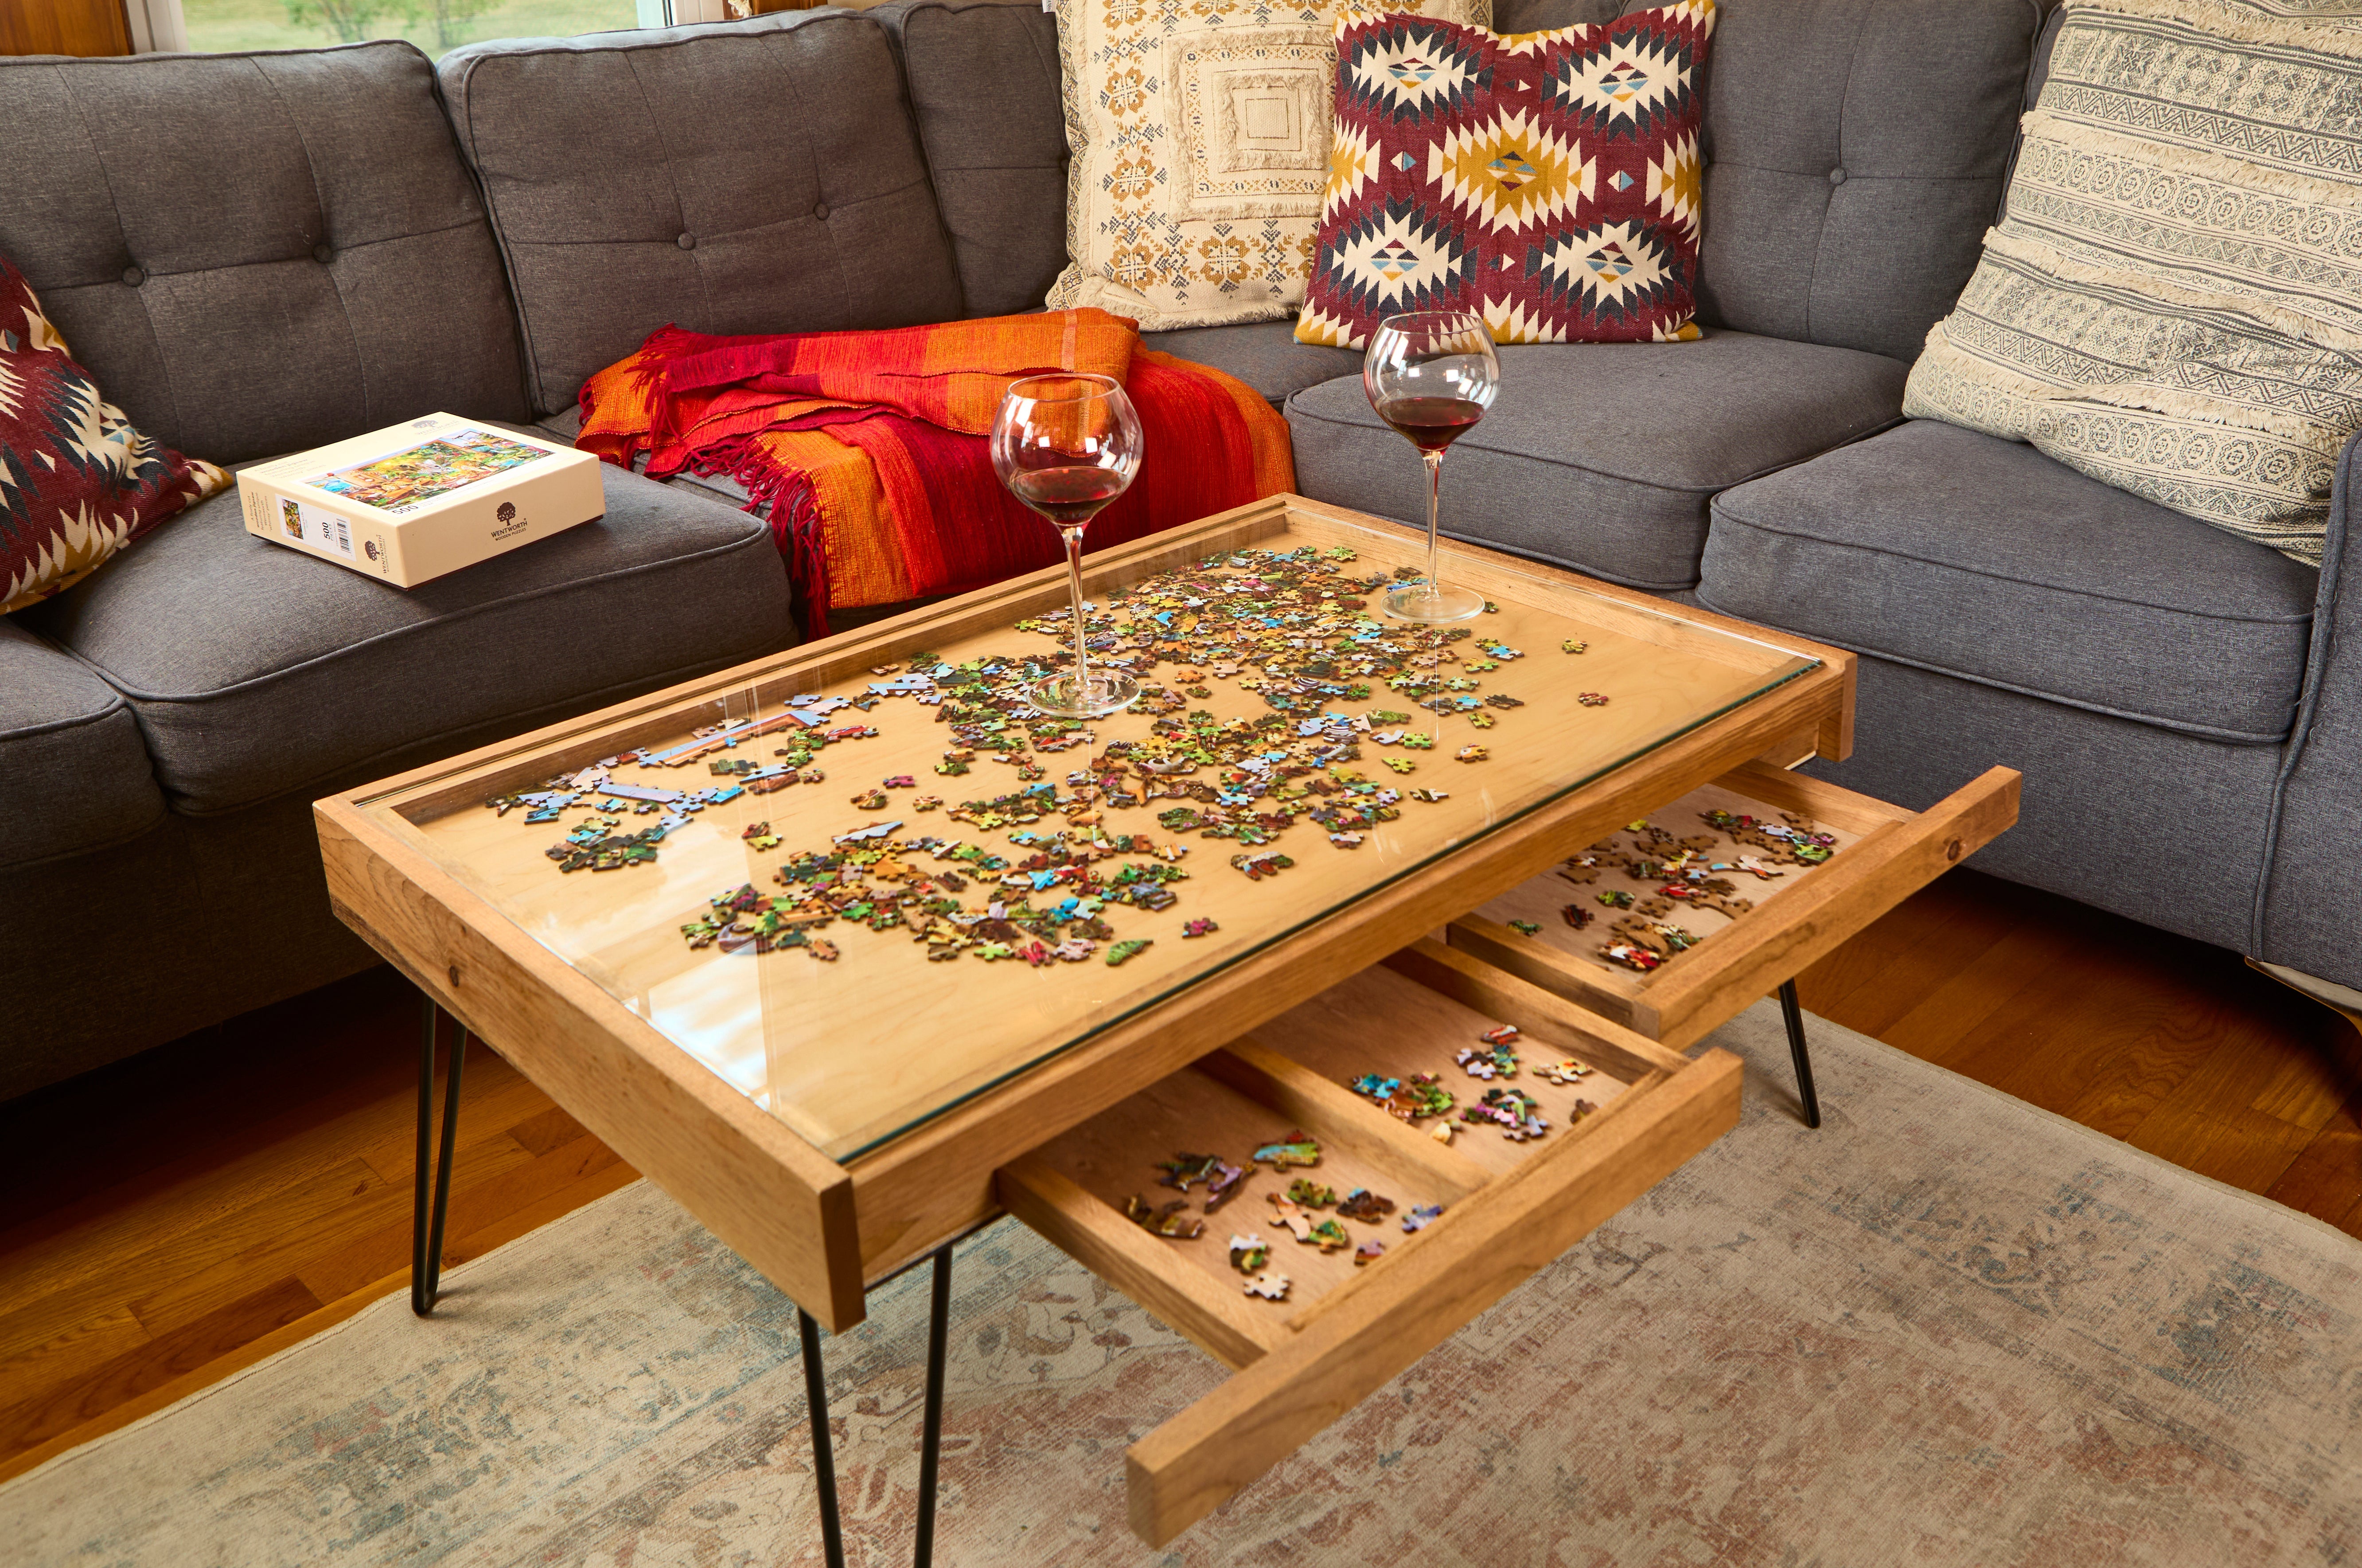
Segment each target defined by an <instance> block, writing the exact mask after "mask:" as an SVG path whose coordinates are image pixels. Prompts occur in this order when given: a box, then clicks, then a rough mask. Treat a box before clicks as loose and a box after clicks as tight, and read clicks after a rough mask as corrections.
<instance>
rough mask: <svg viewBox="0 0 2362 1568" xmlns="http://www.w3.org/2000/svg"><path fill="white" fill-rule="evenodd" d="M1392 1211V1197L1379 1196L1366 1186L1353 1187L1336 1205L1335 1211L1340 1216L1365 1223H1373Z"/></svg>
mask: <svg viewBox="0 0 2362 1568" xmlns="http://www.w3.org/2000/svg"><path fill="white" fill-rule="evenodd" d="M1394 1211H1395V1200H1394V1199H1393V1198H1380V1197H1379V1196H1378V1195H1377V1194H1376V1193H1374V1192H1372V1191H1371V1190H1370V1189H1369V1188H1368V1187H1355V1188H1354V1189H1353V1190H1352V1191H1351V1192H1349V1193H1347V1194H1346V1195H1345V1200H1344V1201H1343V1202H1342V1203H1340V1204H1339V1205H1337V1212H1338V1213H1339V1214H1340V1215H1341V1216H1342V1217H1343V1218H1345V1219H1347V1220H1361V1221H1362V1222H1363V1224H1365V1225H1374V1224H1376V1223H1377V1222H1378V1221H1379V1220H1383V1219H1385V1217H1386V1216H1387V1215H1389V1214H1392V1213H1393V1212H1394Z"/></svg>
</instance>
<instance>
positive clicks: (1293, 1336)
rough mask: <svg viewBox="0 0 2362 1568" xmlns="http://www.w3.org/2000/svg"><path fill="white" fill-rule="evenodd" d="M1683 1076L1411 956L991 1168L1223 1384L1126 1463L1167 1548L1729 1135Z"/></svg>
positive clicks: (1440, 957) (1427, 944)
mask: <svg viewBox="0 0 2362 1568" xmlns="http://www.w3.org/2000/svg"><path fill="white" fill-rule="evenodd" d="M1738 1090H1739V1061H1738V1058H1737V1057H1736V1056H1733V1055H1730V1054H1728V1053H1727V1052H1724V1051H1720V1050H1714V1051H1708V1052H1706V1053H1705V1054H1703V1055H1700V1056H1699V1057H1697V1058H1696V1059H1695V1060H1692V1059H1689V1058H1687V1057H1684V1056H1683V1055H1681V1054H1680V1053H1678V1052H1675V1051H1672V1050H1669V1049H1667V1048H1666V1047H1664V1046H1662V1045H1660V1044H1658V1043H1655V1042H1653V1041H1650V1040H1646V1039H1643V1038H1641V1037H1640V1036H1639V1035H1637V1034H1635V1033H1633V1032H1631V1031H1629V1030H1627V1029H1624V1028H1621V1027H1620V1026H1618V1025H1617V1024H1614V1023H1610V1022H1607V1021H1604V1020H1601V1019H1598V1018H1596V1017H1595V1016H1592V1015H1590V1014H1588V1013H1586V1012H1584V1010H1582V1009H1580V1008H1577V1007H1574V1006H1573V1005H1571V1004H1569V1003H1567V1002H1565V1001H1562V1000H1561V999H1558V998H1556V997H1554V996H1551V994H1550V993H1548V992H1546V991H1544V990H1542V989H1540V988H1538V987H1535V986H1532V985H1529V984H1528V983H1526V982H1525V981H1522V980H1519V979H1518V978H1517V977H1514V976H1510V975H1507V974H1504V973H1502V972H1501V971H1500V970H1498V969H1496V968H1494V967H1493V966H1490V965H1487V964H1484V963H1482V962H1479V961H1477V960H1475V959H1473V958H1471V957H1469V956H1468V955H1465V954H1462V953H1456V952H1453V951H1452V950H1451V949H1450V948H1448V947H1445V946H1443V945H1442V944H1439V943H1436V942H1433V941H1421V942H1420V943H1418V944H1416V945H1414V946H1412V947H1409V948H1407V949H1405V950H1403V951H1402V952H1400V953H1397V954H1396V955H1394V956H1392V957H1391V958H1389V959H1388V960H1386V961H1385V963H1383V964H1380V965H1377V966H1374V967H1372V968H1369V969H1366V970H1364V971H1363V972H1362V973H1360V974H1358V975H1356V976H1354V977H1352V978H1350V979H1348V980H1346V981H1344V982H1343V983H1341V984H1340V985H1337V986H1335V987H1332V988H1330V989H1329V990H1328V991H1326V992H1324V993H1322V994H1321V995H1319V996H1318V997H1316V998H1315V999H1312V1000H1310V1001H1308V1002H1306V1003H1304V1004H1303V1005H1301V1006H1299V1007H1297V1008H1296V1009H1295V1010H1292V1011H1289V1012H1286V1013H1284V1014H1282V1015H1280V1016H1279V1017H1278V1018H1276V1019H1274V1020H1273V1021H1270V1022H1268V1023H1266V1024H1264V1025H1263V1026H1262V1027H1260V1028H1258V1029H1256V1030H1254V1031H1253V1032H1250V1033H1248V1034H1246V1035H1245V1036H1243V1037H1242V1038H1240V1039H1239V1040H1237V1041H1234V1042H1233V1043H1231V1045H1230V1046H1228V1047H1227V1048H1226V1049H1223V1050H1220V1051H1217V1052H1215V1053H1214V1054H1212V1055H1209V1056H1205V1057H1202V1058H1200V1059H1199V1060H1198V1062H1196V1063H1195V1064H1193V1065H1192V1066H1188V1067H1185V1068H1183V1069H1182V1070H1181V1071H1179V1072H1177V1073H1175V1074H1174V1075H1173V1076H1171V1077H1167V1078H1164V1080H1162V1081H1160V1082H1158V1083H1155V1084H1153V1085H1152V1086H1150V1087H1149V1088H1146V1089H1144V1090H1142V1091H1141V1092H1140V1093H1138V1094H1135V1095H1133V1096H1132V1097H1131V1099H1126V1100H1123V1101H1120V1103H1118V1104H1116V1105H1114V1106H1111V1107H1110V1108H1109V1109H1108V1110H1104V1111H1101V1112H1100V1113H1099V1114H1098V1115H1097V1116H1095V1117H1093V1118H1091V1119H1090V1120H1088V1121H1085V1122H1083V1123H1081V1124H1080V1125H1078V1126H1076V1127H1074V1128H1072V1129H1070V1130H1068V1131H1067V1132H1065V1133H1063V1134H1062V1135H1060V1136H1059V1137H1057V1138H1055V1139H1054V1140H1052V1141H1051V1142H1050V1143H1047V1144H1044V1145H1043V1146H1042V1147H1041V1148H1039V1149H1037V1150H1035V1151H1034V1152H1033V1153H1032V1154H1027V1155H1025V1156H1023V1157H1021V1158H1020V1159H1018V1160H1016V1161H1014V1162H1012V1163H1010V1165H1006V1166H1004V1167H1002V1169H1001V1170H1000V1171H999V1173H998V1176H997V1181H996V1187H997V1192H998V1197H999V1201H1000V1203H1001V1205H1002V1206H1003V1207H1004V1208H1006V1209H1009V1210H1010V1212H1011V1213H1013V1214H1015V1215H1016V1216H1017V1217H1018V1218H1019V1219H1021V1220H1023V1221H1024V1222H1025V1223H1026V1224H1028V1225H1030V1226H1032V1228H1033V1229H1034V1230H1035V1231H1039V1232H1041V1233H1042V1234H1043V1236H1044V1237H1046V1238H1048V1239H1049V1240H1050V1241H1051V1242H1054V1243H1055V1244H1056V1245H1057V1246H1059V1247H1060V1248H1061V1249H1063V1250H1064V1251H1065V1252H1066V1253H1068V1254H1069V1255H1071V1256H1072V1257H1074V1258H1075V1259H1076V1260H1077V1261H1078V1262H1080V1263H1082V1264H1084V1265H1086V1266H1087V1267H1088V1268H1089V1269H1091V1270H1092V1271H1093V1272H1094V1273H1096V1274H1098V1275H1099V1276H1100V1277H1101V1278H1103V1279H1105V1280H1107V1281H1108V1282H1109V1283H1110V1284H1112V1285H1114V1286H1116V1287H1117V1288H1119V1289H1120V1290H1122V1291H1124V1292H1125V1293H1126V1294H1128V1295H1130V1296H1131V1297H1133V1298H1134V1299H1135V1300H1137V1301H1139V1302H1140V1303H1142V1305H1143V1306H1145V1307H1147V1308H1148V1309H1150V1310H1151V1311H1153V1312H1154V1313H1155V1314H1156V1315H1157V1316H1158V1317H1160V1318H1162V1319H1164V1320H1165V1321H1166V1322H1168V1323H1171V1324H1172V1325H1173V1326H1174V1327H1175V1328H1176V1329H1177V1330H1179V1331H1181V1332H1182V1333H1183V1334H1185V1335H1187V1337H1188V1338H1189V1339H1190V1340H1191V1341H1192V1342H1195V1343H1196V1344H1197V1345H1198V1347H1199V1348H1200V1349H1203V1350H1204V1351H1206V1352H1207V1353H1209V1354H1211V1355H1213V1356H1215V1357H1216V1358H1217V1359H1219V1360H1220V1361H1221V1362H1223V1363H1224V1364H1227V1365H1229V1366H1230V1367H1231V1368H1232V1369H1233V1370H1234V1373H1235V1375H1233V1376H1232V1377H1231V1378H1230V1379H1229V1380H1228V1381H1227V1382H1226V1383H1225V1384H1224V1385H1223V1386H1221V1387H1220V1388H1219V1389H1217V1390H1216V1391H1215V1392H1214V1393H1212V1394H1210V1395H1209V1396H1207V1397H1205V1398H1203V1399H1200V1400H1199V1401H1198V1403H1197V1404H1195V1405H1193V1406H1191V1407H1189V1408H1187V1409H1186V1410H1183V1411H1182V1412H1180V1413H1179V1414H1177V1415H1175V1416H1174V1417H1173V1418H1171V1419H1168V1420H1167V1421H1165V1422H1164V1424H1163V1425H1162V1426H1160V1427H1158V1428H1157V1429H1156V1430H1153V1431H1152V1432H1150V1433H1149V1434H1148V1435H1147V1436H1146V1437H1145V1438H1143V1439H1142V1440H1141V1441H1140V1442H1138V1443H1137V1444H1135V1445H1134V1446H1133V1448H1132V1449H1131V1453H1130V1456H1129V1460H1128V1469H1129V1477H1128V1479H1129V1486H1130V1505H1131V1524H1132V1528H1133V1529H1135V1530H1136V1531H1137V1532H1138V1533H1139V1534H1140V1535H1141V1536H1142V1538H1143V1539H1145V1540H1148V1541H1149V1542H1150V1543H1151V1544H1153V1545H1161V1544H1163V1543H1164V1542H1165V1541H1166V1540H1171V1539H1172V1538H1173V1537H1174V1536H1175V1535H1176V1534H1178V1533H1179V1532H1180V1531H1181V1530H1182V1529H1186V1528H1187V1526H1188V1525H1189V1524H1190V1523H1191V1522H1192V1521H1194V1520H1195V1519H1197V1518H1200V1517H1201V1516H1203V1515H1204V1514H1205V1513H1206V1512H1208V1511H1209V1509H1211V1508H1213V1507H1217V1506H1219V1505H1220V1503H1221V1502H1222V1501H1223V1500H1224V1499H1226V1498H1227V1497H1229V1496H1231V1494H1232V1493H1234V1492H1236V1491H1237V1490H1238V1489H1239V1488H1240V1487H1242V1486H1243V1485H1247V1484H1248V1483H1249V1482H1251V1481H1253V1479H1254V1478H1255V1477H1256V1476H1258V1475H1260V1474H1263V1473H1264V1471H1265V1470H1267V1469H1269V1468H1270V1467H1271V1466H1272V1465H1274V1464H1275V1463H1278V1462H1279V1461H1280V1460H1282V1459H1284V1458H1286V1456H1287V1455H1288V1454H1289V1453H1291V1452H1294V1451H1295V1450H1296V1449H1297V1447H1298V1446H1299V1445H1301V1444H1302V1443H1304V1442H1305V1441H1308V1439H1310V1438H1311V1437H1312V1436H1313V1435H1314V1434H1315V1433H1317V1432H1319V1430H1321V1429H1322V1428H1324V1427H1326V1426H1328V1425H1329V1424H1330V1422H1331V1421H1333V1420H1335V1419H1338V1418H1339V1417H1341V1416H1342V1415H1343V1414H1344V1413H1345V1412H1346V1411H1348V1410H1350V1409H1352V1408H1353V1407H1354V1406H1355V1405H1356V1404H1358V1403H1359V1402H1360V1401H1361V1400H1362V1399H1363V1398H1364V1397H1367V1396H1369V1395H1370V1394H1372V1393H1374V1392H1375V1391H1376V1390H1377V1389H1378V1388H1379V1387H1381V1386H1384V1385H1385V1383H1386V1381H1387V1380H1388V1379H1390V1378H1392V1377H1393V1376H1394V1375H1396V1373H1399V1372H1401V1371H1402V1370H1403V1369H1404V1368H1405V1367H1407V1366H1408V1365H1410V1364H1412V1363H1413V1362H1415V1361H1417V1360H1418V1358H1419V1357H1420V1356H1421V1355H1424V1354H1425V1353H1427V1352H1428V1351H1429V1350H1431V1349H1433V1348H1434V1347H1435V1346H1436V1345H1438V1344H1440V1343H1441V1342H1443V1341H1444V1340H1445V1339H1447V1338H1449V1337H1450V1336H1451V1333H1452V1332H1453V1331H1456V1330H1457V1329H1459V1328H1460V1327H1461V1326H1462V1324H1464V1323H1466V1322H1468V1321H1469V1320H1471V1319H1473V1317H1475V1316H1476V1314H1478V1313H1479V1312H1481V1311H1483V1310H1484V1309H1485V1308H1486V1307H1488V1306H1490V1305H1491V1304H1492V1303H1493V1302H1495V1301H1496V1300H1498V1299H1499V1298H1500V1297H1502V1296H1504V1295H1506V1294H1507V1292H1508V1291H1509V1290H1510V1289H1512V1288H1513V1287H1514V1286H1517V1285H1518V1283H1519V1282H1520V1281H1522V1280H1524V1279H1525V1278H1526V1277H1527V1276H1528V1275H1531V1274H1533V1273H1534V1272H1535V1271H1537V1270H1539V1269H1540V1268H1542V1267H1544V1266H1545V1265H1547V1264H1550V1263H1551V1261H1552V1260H1553V1259H1555V1258H1557V1257H1558V1256H1559V1255H1560V1254H1561V1253H1563V1252H1564V1251H1565V1250H1566V1249H1567V1248H1569V1247H1571V1246H1573V1244H1574V1243H1575V1242H1577V1241H1578V1240H1580V1239H1581V1238H1582V1237H1583V1236H1584V1234H1585V1233H1586V1232H1588V1231H1590V1230H1591V1229H1592V1228H1593V1227H1594V1226H1595V1225H1597V1224H1598V1223H1599V1222H1600V1221H1601V1220H1605V1219H1606V1217H1607V1216H1609V1215H1611V1214H1613V1213H1615V1212H1616V1211H1617V1209H1620V1208H1622V1207H1623V1206H1624V1205H1625V1204H1627V1203H1628V1202H1630V1201H1631V1200H1632V1199H1633V1198H1638V1197H1639V1195H1640V1194H1642V1193H1644V1192H1646V1191H1647V1190H1648V1189H1649V1188H1650V1187H1653V1186H1655V1185H1656V1184H1657V1183H1658V1182H1660V1181H1661V1180H1663V1179H1664V1178H1665V1177H1666V1176H1669V1175H1671V1174H1672V1172H1673V1171H1674V1170H1675V1169H1677V1168H1679V1166H1680V1165H1682V1164H1683V1162H1684V1161H1686V1160H1687V1159H1689V1158H1690V1157H1691V1156H1692V1155H1693V1154H1696V1153H1698V1152H1699V1151H1700V1150H1702V1149H1704V1148H1705V1146H1706V1145H1707V1144H1708V1143H1712V1142H1713V1141H1714V1140H1715V1139H1716V1138H1717V1137H1719V1136H1720V1135H1721V1134H1722V1133H1723V1132H1725V1131H1727V1129H1729V1128H1730V1127H1732V1126H1733V1125H1735V1124H1736V1123H1737V1121H1738Z"/></svg>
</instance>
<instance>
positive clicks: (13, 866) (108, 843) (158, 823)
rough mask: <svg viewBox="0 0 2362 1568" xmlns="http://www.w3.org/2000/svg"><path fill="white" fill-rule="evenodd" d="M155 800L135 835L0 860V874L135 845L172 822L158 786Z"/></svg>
mask: <svg viewBox="0 0 2362 1568" xmlns="http://www.w3.org/2000/svg"><path fill="white" fill-rule="evenodd" d="M148 777H149V780H150V781H151V782H152V781H154V780H155V778H156V775H155V770H154V768H153V767H152V766H151V767H150V768H149V775H148ZM157 799H158V801H160V802H161V804H160V808H159V810H158V811H157V813H156V815H155V816H153V817H151V818H149V821H148V823H147V824H146V825H145V826H143V827H141V828H140V829H139V830H138V832H136V833H125V834H116V835H115V836H114V837H113V838H103V839H100V840H99V841H98V842H97V843H95V844H84V845H76V846H75V847H73V848H72V849H61V850H59V851H57V852H56V853H55V854H53V855H37V856H34V857H33V858H32V859H30V860H0V874H6V875H14V874H15V873H17V872H19V871H37V870H39V869H40V868H41V867H44V866H54V865H56V864H58V863H59V862H61V861H66V860H73V859H76V858H79V857H80V856H84V855H96V854H98V853H99V852H101V851H102V850H108V849H116V848H119V847H121V846H122V845H127V844H134V843H137V842H138V840H140V839H143V838H146V837H147V836H148V835H149V834H151V833H154V832H155V831H156V830H157V829H158V828H160V827H162V826H163V825H164V824H165V823H169V822H171V820H172V815H173V812H172V806H171V801H168V800H166V799H165V798H164V793H163V789H162V786H161V785H160V784H159V785H158V788H157Z"/></svg>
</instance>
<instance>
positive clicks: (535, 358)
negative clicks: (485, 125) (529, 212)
mask: <svg viewBox="0 0 2362 1568" xmlns="http://www.w3.org/2000/svg"><path fill="white" fill-rule="evenodd" d="M484 58H485V57H483V56H481V55H478V56H474V57H472V58H470V59H469V60H467V61H462V62H461V67H460V71H459V91H460V92H461V93H463V94H467V97H468V113H467V121H468V129H467V135H466V137H465V138H463V140H462V143H461V146H460V148H459V161H460V162H461V163H463V164H465V165H466V166H467V170H468V175H469V178H470V179H471V180H473V181H474V182H475V184H476V193H477V194H478V195H480V196H481V197H482V198H483V202H484V227H485V228H486V229H488V230H489V231H491V237H492V245H493V248H495V249H497V250H498V251H499V252H500V255H501V286H502V288H503V289H505V290H506V291H507V292H508V296H509V304H510V305H511V306H512V307H513V309H514V311H515V313H516V328H517V352H518V354H519V356H520V357H521V358H522V359H524V376H525V381H526V386H525V398H524V402H525V409H526V411H527V412H528V413H532V414H539V413H540V412H541V409H542V405H543V404H544V403H546V402H548V401H549V393H548V388H547V387H546V386H545V385H544V384H543V382H542V379H541V359H540V356H539V355H538V354H536V353H535V350H534V346H533V323H532V321H531V320H530V319H529V318H528V317H527V315H526V314H525V308H524V291H523V290H521V289H519V288H518V287H517V286H516V283H515V279H516V275H517V265H516V253H515V251H514V250H513V249H512V248H511V247H510V245H509V237H508V229H507V226H505V225H503V224H502V222H501V220H500V217H499V215H498V209H499V206H500V204H499V203H498V202H497V201H495V200H494V199H493V196H492V182H491V181H490V180H487V179H485V178H484V174H483V169H482V166H481V162H480V160H479V159H478V157H477V156H476V148H477V142H476V97H475V94H474V93H473V92H471V91H469V84H470V83H472V82H473V80H474V78H475V74H476V67H477V65H478V63H479V62H480V61H482V60H483V59H484ZM435 91H436V94H437V95H438V96H440V97H441V98H442V99H443V101H444V103H445V105H449V103H450V95H449V94H447V93H445V92H444V91H443V73H442V72H440V71H437V72H436V73H435ZM446 115H448V109H447V108H446ZM452 129H453V131H454V133H455V134H456V133H457V132H458V127H456V126H454V127H452Z"/></svg>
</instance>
